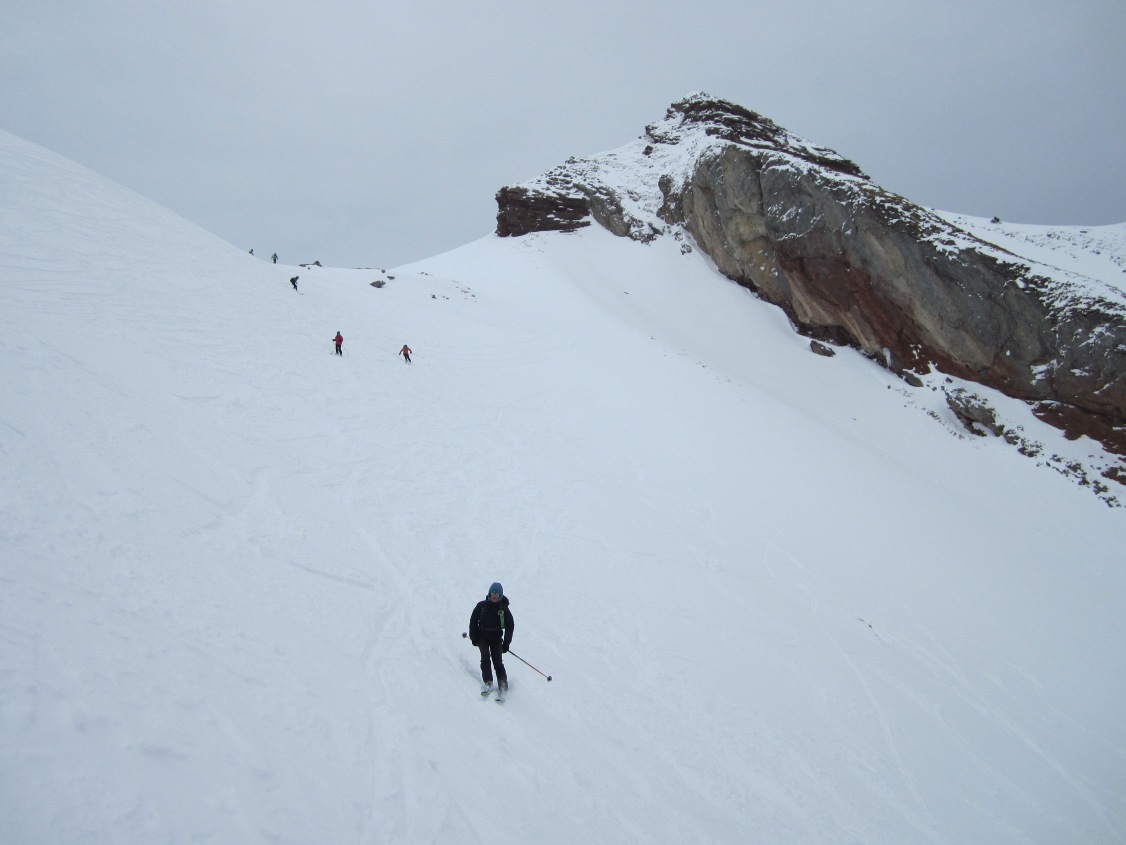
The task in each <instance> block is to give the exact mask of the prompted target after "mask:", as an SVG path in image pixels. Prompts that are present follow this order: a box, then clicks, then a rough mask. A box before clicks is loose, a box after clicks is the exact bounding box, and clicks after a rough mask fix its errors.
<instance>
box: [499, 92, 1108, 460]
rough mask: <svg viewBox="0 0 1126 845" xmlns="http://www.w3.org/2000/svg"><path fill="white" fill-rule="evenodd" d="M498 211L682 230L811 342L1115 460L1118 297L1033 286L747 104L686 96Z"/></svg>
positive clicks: (1039, 280)
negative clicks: (660, 116) (938, 374)
mask: <svg viewBox="0 0 1126 845" xmlns="http://www.w3.org/2000/svg"><path fill="white" fill-rule="evenodd" d="M502 195H503V200H504V201H503V202H502ZM498 204H499V205H500V206H501V212H500V214H498V226H497V233H498V234H501V235H506V234H522V233H525V232H529V231H537V230H539V229H541V228H563V227H564V224H565V225H566V226H569V227H571V228H573V227H575V226H577V225H581V224H582V220H581V219H580V218H578V217H576V215H585V216H589V218H593V219H594V220H595V221H597V222H599V223H600V224H601V225H603V226H604V227H606V228H607V229H609V230H610V231H612V232H614V233H615V234H618V235H623V236H628V237H632V238H635V239H637V240H650V239H652V238H653V237H656V236H657V235H658V234H659V233H662V232H672V231H674V230H678V229H679V230H682V231H686V232H687V233H689V234H690V235H691V236H692V238H693V239H694V241H695V243H696V244H697V245H698V247H699V248H700V249H701V250H703V251H704V252H705V253H706V254H707V255H708V256H710V257H711V258H712V260H713V261H714V262H715V264H716V266H717V267H718V268H719V270H720V271H721V272H722V273H724V274H725V275H726V276H728V277H729V278H731V279H732V280H734V281H736V282H738V283H739V284H742V285H745V286H746V287H748V288H751V289H752V290H754V291H755V292H756V293H757V294H758V295H760V296H761V297H762V298H763V299H765V300H767V301H769V302H772V303H774V304H775V305H778V306H779V307H780V308H782V309H784V310H785V312H786V313H787V315H789V317H790V319H791V321H792V323H793V325H794V326H795V328H796V329H797V330H798V331H801V332H802V333H804V334H806V335H808V336H810V337H811V338H813V339H816V340H820V341H824V342H830V343H834V344H839V345H849V346H853V347H855V348H857V349H859V350H862V351H863V352H864V353H866V354H868V355H870V356H871V357H872V358H874V359H876V360H878V361H879V362H880V363H882V364H883V365H885V366H887V367H888V368H889V369H892V370H894V371H896V372H899V373H901V374H908V373H912V372H915V373H920V374H922V373H926V372H929V371H930V370H932V369H937V370H940V371H942V372H945V373H947V374H950V375H953V376H957V377H960V378H964V379H967V380H970V381H975V382H978V383H980V384H983V385H987V386H989V387H993V388H996V389H998V390H1000V391H1002V392H1004V393H1006V394H1007V395H1009V396H1013V397H1017V398H1020V399H1023V400H1026V401H1028V402H1030V403H1032V404H1033V405H1034V407H1035V408H1036V409H1037V411H1038V413H1039V415H1040V416H1041V417H1042V418H1043V419H1046V420H1049V421H1051V422H1053V423H1054V424H1056V425H1059V426H1061V427H1064V428H1065V430H1068V431H1069V432H1071V433H1072V434H1078V433H1085V434H1089V435H1091V436H1093V437H1096V438H1097V439H1099V440H1101V441H1102V442H1103V443H1104V444H1106V445H1107V446H1108V447H1109V448H1112V449H1114V450H1115V451H1119V452H1120V453H1121V454H1126V307H1124V306H1123V304H1122V303H1121V301H1114V300H1113V299H1112V298H1107V297H1099V296H1094V295H1092V294H1091V293H1090V291H1089V288H1083V287H1080V286H1075V287H1072V286H1069V285H1067V284H1066V283H1064V282H1061V280H1060V278H1059V277H1058V275H1044V274H1041V273H1038V272H1037V270H1036V268H1035V267H1034V266H1033V265H1031V264H1030V263H1029V262H1027V261H1025V260H1023V259H1020V258H1018V257H1017V256H1015V255H1012V254H1010V253H1007V252H1005V251H1004V250H1001V249H999V248H998V247H995V246H993V245H992V244H987V243H985V242H983V241H980V240H978V239H976V238H974V237H972V236H971V235H969V234H968V233H967V232H965V231H963V230H961V229H959V228H958V227H956V226H954V225H952V224H950V223H948V222H947V221H945V220H943V219H942V218H940V217H938V216H937V215H935V214H933V213H931V212H928V211H927V210H925V209H923V208H921V207H919V206H916V205H914V204H912V203H910V202H908V201H907V200H905V199H904V198H902V197H899V196H896V195H894V194H891V193H889V192H887V191H885V190H883V189H882V188H880V187H879V186H877V185H875V184H874V183H872V182H871V181H870V180H869V179H868V178H867V177H866V176H865V175H864V174H863V173H862V172H861V170H860V169H859V168H858V167H857V166H856V165H855V164H853V163H852V162H850V161H848V160H847V159H844V158H842V157H841V156H839V155H837V154H836V153H834V152H832V151H831V150H827V149H824V148H821V147H816V146H813V145H811V144H809V143H808V142H805V141H803V140H801V139H800V138H796V137H795V136H792V135H790V134H789V133H788V132H786V131H785V130H784V129H782V128H780V127H778V126H777V125H776V124H774V123H772V122H771V121H769V120H767V119H766V118H764V117H762V116H760V115H757V114H755V113H754V112H751V111H748V110H747V109H743V108H741V107H738V106H735V105H732V104H730V103H726V102H724V101H722V100H716V99H714V98H711V97H708V96H706V95H695V96H693V97H690V98H688V99H686V100H684V101H682V102H680V103H677V104H674V105H673V106H672V107H671V108H670V109H669V113H668V115H667V116H666V118H665V120H664V121H662V122H661V123H659V124H656V125H653V126H649V127H647V128H646V134H645V136H644V137H643V138H642V139H639V141H638V142H635V144H633V145H631V146H629V147H625V148H622V149H621V150H618V151H615V152H614V153H611V154H605V155H604V156H602V157H596V158H591V159H583V160H576V159H571V160H570V161H568V162H567V163H566V164H565V165H562V166H561V167H559V168H556V169H555V170H553V171H551V172H550V173H549V174H547V175H546V176H545V177H543V178H542V179H541V180H537V181H536V182H533V183H530V184H529V185H526V186H523V187H518V188H505V189H503V190H502V191H501V192H500V193H499V194H498ZM502 218H503V220H502ZM540 220H543V221H545V223H544V224H543V225H540V224H539V223H538V222H537V221H540ZM513 221H517V223H515V224H514V223H513Z"/></svg>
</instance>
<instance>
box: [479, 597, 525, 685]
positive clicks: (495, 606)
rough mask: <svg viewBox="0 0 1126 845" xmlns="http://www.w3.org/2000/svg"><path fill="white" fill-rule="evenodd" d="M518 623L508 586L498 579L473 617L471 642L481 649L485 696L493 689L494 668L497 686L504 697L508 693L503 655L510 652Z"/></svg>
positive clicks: (480, 602) (482, 680)
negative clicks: (507, 592)
mask: <svg viewBox="0 0 1126 845" xmlns="http://www.w3.org/2000/svg"><path fill="white" fill-rule="evenodd" d="M515 630H516V623H515V622H514V621H513V619H512V611H511V610H509V609H508V596H506V595H505V594H504V587H502V586H501V585H500V584H499V583H497V582H494V583H493V584H492V585H491V586H490V587H489V594H488V595H487V596H486V597H485V600H484V601H479V602H477V606H476V607H475V608H473V614H472V615H471V616H470V617H469V641H470V642H471V643H473V645H475V646H477V648H479V649H480V650H481V682H482V683H483V684H484V686H483V687H482V689H481V694H482V695H488V694H489V693H490V692H492V690H493V669H494V668H495V669H496V672H497V686H498V687H499V689H500V694H501V696H502V697H503V696H504V694H505V693H506V692H508V673H507V672H506V671H504V659H503V658H502V657H501V655H502V654H504V653H505V652H507V651H508V646H509V644H511V642H512V633H513V631H515Z"/></svg>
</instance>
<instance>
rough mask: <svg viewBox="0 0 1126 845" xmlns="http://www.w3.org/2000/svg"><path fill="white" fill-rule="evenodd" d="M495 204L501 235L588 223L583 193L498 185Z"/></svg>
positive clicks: (566, 229)
mask: <svg viewBox="0 0 1126 845" xmlns="http://www.w3.org/2000/svg"><path fill="white" fill-rule="evenodd" d="M497 206H498V208H499V209H500V210H499V211H498V212H497V234H498V235H500V236H501V237H502V238H504V237H509V236H518V235H527V234H530V233H532V232H570V231H573V230H575V229H579V228H581V227H583V226H589V225H590V219H589V218H590V202H588V201H587V200H586V199H585V198H584V197H582V196H573V195H572V196H568V195H566V194H563V193H542V192H535V193H534V192H532V191H529V190H528V189H527V188H519V187H517V188H501V189H500V190H499V191H497Z"/></svg>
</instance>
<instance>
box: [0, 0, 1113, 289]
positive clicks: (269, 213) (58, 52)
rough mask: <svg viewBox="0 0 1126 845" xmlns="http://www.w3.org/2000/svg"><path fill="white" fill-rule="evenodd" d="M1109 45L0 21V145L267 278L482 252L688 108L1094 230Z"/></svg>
mask: <svg viewBox="0 0 1126 845" xmlns="http://www.w3.org/2000/svg"><path fill="white" fill-rule="evenodd" d="M1124 44H1126V2H1123V0H1072V2H1067V3H1064V2H1059V0H943V2H926V0H861V2H854V3H841V2H839V0H785V2H772V3H760V2H754V0H693V2H680V3H672V2H669V0H644V2H642V0H570V2H566V3H561V2H558V1H557V0H553V2H546V0H521V2H495V0H477V2H469V3H467V2H461V0H458V2H455V1H454V0H403V2H401V3H387V2H382V1H381V0H374V2H373V0H316V2H314V1H313V0H301V1H300V2H299V1H298V0H188V2H183V0H181V2H176V3H170V2H165V0H82V2H77V3H76V2H74V0H0V128H4V129H6V130H8V131H9V132H12V133H14V134H16V135H19V136H20V137H23V138H26V139H27V140H30V141H34V142H36V143H38V144H41V145H43V146H45V147H48V148H49V149H51V150H54V151H56V152H58V153H61V154H62V155H65V156H67V157H68V158H71V159H74V160H75V161H77V162H79V163H81V164H83V165H85V166H87V167H89V168H91V169H93V170H95V171H97V172H99V173H101V174H103V175H105V176H108V177H110V178H112V179H114V180H115V181H117V182H120V183H122V184H124V185H126V186H128V187H130V188H133V189H134V190H136V191H138V192H139V193H141V194H143V195H145V196H147V197H149V198H151V199H153V200H155V201H156V202H158V203H160V204H161V205H164V206H166V207H167V208H170V209H172V210H173V211H176V212H178V213H179V214H181V215H183V216H184V217H187V218H188V219H189V220H192V221H193V222H195V223H197V224H199V225H201V226H203V227H204V228H206V229H208V230H210V231H212V232H214V233H215V234H217V235H219V236H220V237H222V238H224V239H225V240H228V241H230V242H231V243H233V244H235V245H237V246H240V247H243V248H246V249H251V248H253V249H254V250H255V253H256V254H258V255H262V256H268V255H270V254H271V253H272V252H274V251H276V252H277V253H278V254H279V256H280V257H281V260H282V261H283V262H286V263H299V262H306V261H313V260H320V261H321V263H322V264H326V265H329V264H331V265H336V266H365V267H370V266H376V267H390V266H394V265H397V264H402V263H405V262H408V261H413V260H416V259H420V258H425V257H428V256H431V255H435V254H437V253H440V252H444V251H446V250H448V249H452V248H454V247H457V246H460V245H462V244H463V243H466V242H468V241H471V240H474V239H476V238H479V237H481V236H482V235H485V234H488V233H489V232H491V231H493V228H494V226H495V215H496V203H495V200H494V195H495V193H496V191H497V190H498V189H499V188H500V187H502V186H504V185H509V184H514V183H516V182H521V181H524V180H527V179H530V178H532V177H535V176H537V175H539V174H540V173H542V172H544V171H545V170H548V169H550V168H551V167H553V166H554V165H556V164H559V163H561V162H563V161H564V160H565V159H566V158H567V157H568V156H571V155H576V156H583V155H589V154H592V153H597V152H601V151H603V150H608V149H613V148H615V147H618V146H621V145H622V144H625V143H626V142H628V141H630V140H632V139H633V138H636V137H637V136H639V135H641V134H642V132H643V131H644V128H645V125H646V124H647V123H651V122H653V121H655V120H658V119H659V118H661V117H663V116H664V113H665V109H666V108H667V107H668V106H669V104H670V103H672V102H674V101H676V100H678V99H680V98H682V97H683V96H685V95H687V94H688V93H690V92H692V91H707V92H708V93H710V94H713V95H716V96H719V97H723V98H725V99H728V100H732V101H734V102H736V103H738V104H740V105H743V106H746V107H747V108H750V109H753V110H755V111H758V112H760V113H761V114H763V115H765V116H767V117H769V118H771V119H772V120H774V121H775V122H776V123H779V124H781V125H782V126H784V127H785V128H787V129H789V130H790V131H791V132H794V133H796V134H798V135H801V136H803V137H805V138H807V139H808V140H810V141H813V142H814V143H817V144H821V145H823V146H827V147H830V148H832V149H834V150H836V151H837V152H839V153H841V154H842V155H844V156H846V157H848V158H850V159H852V160H853V161H855V162H856V163H857V164H858V165H860V167H861V168H862V169H863V170H864V171H865V172H866V173H868V174H869V175H870V176H871V177H872V178H873V179H874V180H875V181H877V182H878V183H880V184H881V185H883V186H884V187H886V188H888V189H890V190H893V191H896V192H898V193H900V194H903V195H904V196H906V197H908V198H909V199H911V200H914V201H915V202H918V203H921V204H923V205H926V206H932V207H937V208H941V209H944V210H948V211H957V212H963V213H966V214H974V215H980V216H992V215H994V214H996V215H1000V216H1001V217H1002V218H1004V219H1006V220H1011V221H1015V222H1029V223H1058V224H1087V225H1095V224H1103V223H1121V222H1126V153H1124V150H1126V84H1124V81H1126V48H1124V46H1123V45H1124ZM0 201H2V198H0Z"/></svg>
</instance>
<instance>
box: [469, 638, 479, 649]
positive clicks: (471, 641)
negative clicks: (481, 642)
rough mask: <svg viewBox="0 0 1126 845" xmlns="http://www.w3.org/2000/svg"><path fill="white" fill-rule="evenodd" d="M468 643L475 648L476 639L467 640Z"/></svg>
mask: <svg viewBox="0 0 1126 845" xmlns="http://www.w3.org/2000/svg"><path fill="white" fill-rule="evenodd" d="M469 644H470V645H471V646H473V647H474V648H477V641H476V640H470V641H469Z"/></svg>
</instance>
